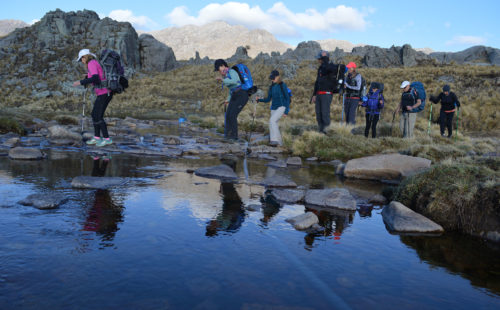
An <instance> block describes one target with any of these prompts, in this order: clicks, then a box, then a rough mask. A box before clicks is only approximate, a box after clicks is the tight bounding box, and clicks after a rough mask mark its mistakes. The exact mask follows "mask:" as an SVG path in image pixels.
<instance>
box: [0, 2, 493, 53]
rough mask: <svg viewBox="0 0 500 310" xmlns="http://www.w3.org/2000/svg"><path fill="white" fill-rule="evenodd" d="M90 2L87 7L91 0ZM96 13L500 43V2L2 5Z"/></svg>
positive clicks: (21, 16)
mask: <svg viewBox="0 0 500 310" xmlns="http://www.w3.org/2000/svg"><path fill="white" fill-rule="evenodd" d="M83 3H85V4H83ZM56 8H59V9H61V10H63V11H66V12H69V11H78V10H83V9H88V10H93V11H95V12H97V13H98V14H99V16H101V17H106V16H108V17H111V18H113V19H116V20H120V21H129V22H131V23H132V24H133V25H134V27H135V28H136V29H139V30H145V31H150V30H160V29H164V28H167V27H172V26H183V25H186V24H196V25H202V24H204V23H207V22H211V21H214V20H224V21H226V22H228V23H230V24H240V25H244V26H246V27H248V28H261V29H265V30H267V31H269V32H271V33H272V34H274V35H275V36H276V37H277V38H278V39H279V40H281V41H284V42H286V43H289V44H291V45H296V44H297V43H299V42H302V41H308V40H321V39H338V40H347V41H350V42H352V43H363V44H370V45H377V46H381V47H390V46H392V45H396V46H401V45H403V44H405V43H409V44H411V45H412V46H413V47H414V48H423V47H430V48H432V49H433V50H435V51H460V50H463V49H465V48H468V47H471V46H474V45H486V46H491V47H495V48H500V17H499V12H500V1H494V0H490V1H484V0H476V1H473V2H471V1H467V2H462V1H456V0H455V1H448V0H444V1H443V0H439V1H437V0H434V1H429V0H420V1H393V0H388V1H363V0H360V1H345V0H344V1H336V0H329V1H313V0H310V1H251V2H250V1H233V2H229V1H197V0H184V1H182V2H180V1H179V2H170V1H168V2H167V1H164V0H163V1H137V0H134V1H128V0H121V1H81V2H78V1H67V0H65V1H59V0H56V1H31V0H25V1H23V0H17V1H5V2H2V9H1V11H0V19H17V20H22V21H25V22H27V23H32V22H33V21H36V20H39V19H40V18H42V17H43V15H45V13H46V12H48V11H51V10H55V9H56Z"/></svg>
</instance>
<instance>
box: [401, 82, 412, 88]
mask: <svg viewBox="0 0 500 310" xmlns="http://www.w3.org/2000/svg"><path fill="white" fill-rule="evenodd" d="M408 85H410V82H408V81H404V82H403V83H401V87H400V88H405V87H406V86H408Z"/></svg>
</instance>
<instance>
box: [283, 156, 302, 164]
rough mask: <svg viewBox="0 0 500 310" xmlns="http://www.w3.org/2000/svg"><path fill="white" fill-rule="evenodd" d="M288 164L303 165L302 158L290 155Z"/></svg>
mask: <svg viewBox="0 0 500 310" xmlns="http://www.w3.org/2000/svg"><path fill="white" fill-rule="evenodd" d="M286 164H287V165H288V166H302V158H300V157H297V156H295V157H289V158H288V159H287V160H286Z"/></svg>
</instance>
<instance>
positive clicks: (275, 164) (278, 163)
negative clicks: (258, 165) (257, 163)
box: [266, 160, 286, 168]
mask: <svg viewBox="0 0 500 310" xmlns="http://www.w3.org/2000/svg"><path fill="white" fill-rule="evenodd" d="M266 166H268V167H272V168H286V162H285V161H284V160H277V161H272V162H269V163H267V164H266Z"/></svg>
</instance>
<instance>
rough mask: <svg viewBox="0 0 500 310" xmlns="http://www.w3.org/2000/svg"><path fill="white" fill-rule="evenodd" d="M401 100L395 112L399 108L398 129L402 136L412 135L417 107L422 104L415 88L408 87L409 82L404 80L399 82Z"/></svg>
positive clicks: (410, 136)
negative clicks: (401, 91) (401, 90)
mask: <svg viewBox="0 0 500 310" xmlns="http://www.w3.org/2000/svg"><path fill="white" fill-rule="evenodd" d="M401 89H403V93H402V94H401V102H400V103H399V105H398V108H397V109H396V112H399V111H400V110H401V112H402V114H401V119H400V120H399V129H400V130H401V132H402V133H403V138H412V137H413V128H414V127H415V121H416V119H417V107H418V106H420V105H421V104H422V101H421V100H420V99H419V98H418V94H417V93H416V90H415V89H413V88H411V87H410V82H408V81H404V82H403V83H401Z"/></svg>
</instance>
